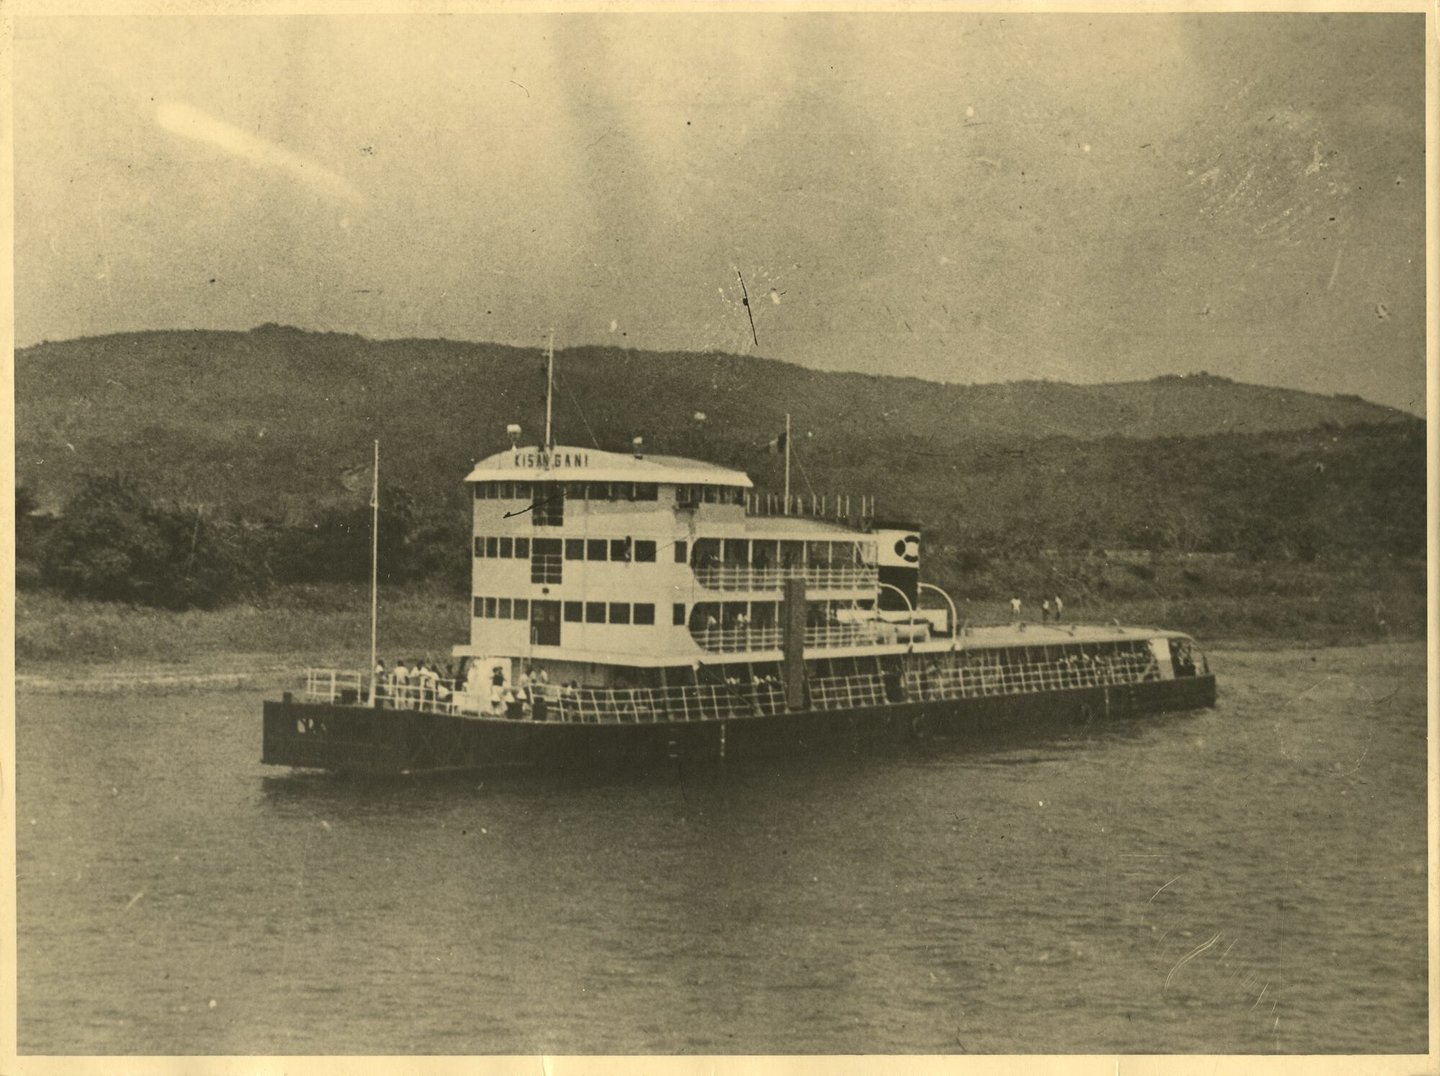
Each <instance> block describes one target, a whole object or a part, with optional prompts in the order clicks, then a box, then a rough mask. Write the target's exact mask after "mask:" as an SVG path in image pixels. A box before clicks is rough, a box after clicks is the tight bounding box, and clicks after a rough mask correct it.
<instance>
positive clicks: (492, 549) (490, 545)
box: [485, 536, 500, 557]
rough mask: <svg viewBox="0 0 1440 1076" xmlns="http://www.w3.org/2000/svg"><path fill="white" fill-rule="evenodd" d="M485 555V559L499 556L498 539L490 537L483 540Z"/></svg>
mask: <svg viewBox="0 0 1440 1076" xmlns="http://www.w3.org/2000/svg"><path fill="white" fill-rule="evenodd" d="M485 555H486V556H487V557H498V556H499V555H500V539H499V538H495V537H493V536H492V537H490V538H486V539H485Z"/></svg>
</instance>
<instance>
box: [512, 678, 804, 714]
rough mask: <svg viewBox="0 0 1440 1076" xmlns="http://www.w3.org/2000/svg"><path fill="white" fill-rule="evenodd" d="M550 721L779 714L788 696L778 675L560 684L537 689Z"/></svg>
mask: <svg viewBox="0 0 1440 1076" xmlns="http://www.w3.org/2000/svg"><path fill="white" fill-rule="evenodd" d="M537 698H540V699H543V700H544V703H545V705H544V707H543V710H539V711H537V710H536V709H535V708H534V707H532V708H531V714H530V715H529V716H531V717H534V716H535V715H536V714H537V713H542V714H543V717H544V719H545V720H547V721H561V722H569V723H577V724H655V723H658V722H670V721H717V720H722V719H728V718H737V717H758V716H764V715H769V714H777V713H780V712H781V711H782V710H784V709H785V696H784V694H783V693H782V691H781V689H780V685H779V684H778V683H776V682H775V681H774V680H767V681H762V682H760V683H749V684H744V683H741V682H739V681H738V680H735V681H731V682H728V683H725V684H690V685H684V686H678V687H666V688H644V687H637V688H560V689H556V688H555V686H554V685H550V687H549V688H548V689H547V690H546V691H544V692H543V693H537Z"/></svg>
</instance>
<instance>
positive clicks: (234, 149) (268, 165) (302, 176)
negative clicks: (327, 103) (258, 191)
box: [155, 101, 364, 203]
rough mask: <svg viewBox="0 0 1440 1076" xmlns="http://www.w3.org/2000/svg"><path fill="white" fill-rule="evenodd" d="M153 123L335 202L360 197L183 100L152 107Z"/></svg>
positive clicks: (332, 176)
mask: <svg viewBox="0 0 1440 1076" xmlns="http://www.w3.org/2000/svg"><path fill="white" fill-rule="evenodd" d="M155 122H156V123H158V124H159V125H160V126H161V127H162V128H163V129H165V130H167V131H169V132H170V133H171V134H177V135H180V136H181V137H182V138H190V139H194V140H195V141H196V142H205V143H208V144H209V145H212V146H215V147H216V148H218V149H221V150H223V151H224V152H226V153H228V154H230V155H231V156H233V157H238V158H240V159H241V160H242V161H244V162H245V163H247V164H249V165H251V166H253V167H255V168H259V169H262V170H265V171H272V172H283V173H286V174H288V175H291V176H293V177H295V178H296V179H298V180H300V181H301V182H303V183H305V184H306V185H308V186H310V187H312V188H314V189H315V190H317V191H319V192H320V193H321V194H323V195H325V196H327V197H329V198H332V199H334V200H336V201H342V202H350V203H359V202H361V201H363V200H364V199H363V198H362V197H361V195H360V192H359V191H357V190H356V189H355V188H354V187H353V186H351V184H350V182H349V180H347V179H345V177H344V176H341V175H339V174H338V173H335V172H332V171H330V170H329V169H328V168H325V167H324V166H323V165H319V164H316V163H315V162H314V161H310V160H306V159H305V158H304V157H302V156H300V155H299V154H297V153H292V152H291V151H290V150H288V149H286V148H285V147H284V146H281V145H278V144H277V143H274V142H271V141H269V140H267V139H264V138H260V137H259V136H258V135H253V134H249V133H247V132H245V131H242V130H240V128H238V127H233V126H231V125H230V124H228V123H226V122H224V121H223V120H217V119H216V118H215V117H213V116H210V115H207V114H206V113H204V112H201V111H200V110H199V109H198V108H195V107H194V106H193V105H188V104H185V103H184V102H183V101H162V102H161V103H160V104H159V105H158V106H157V107H156V109H155Z"/></svg>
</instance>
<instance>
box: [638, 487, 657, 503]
mask: <svg viewBox="0 0 1440 1076" xmlns="http://www.w3.org/2000/svg"><path fill="white" fill-rule="evenodd" d="M635 499H636V500H637V501H655V500H659V499H660V487H659V486H657V485H656V484H655V483H654V482H636V483H635Z"/></svg>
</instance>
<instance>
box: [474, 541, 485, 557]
mask: <svg viewBox="0 0 1440 1076" xmlns="http://www.w3.org/2000/svg"><path fill="white" fill-rule="evenodd" d="M475 555H476V556H477V557H483V556H484V555H485V539H484V538H480V537H477V538H476V539H475Z"/></svg>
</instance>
